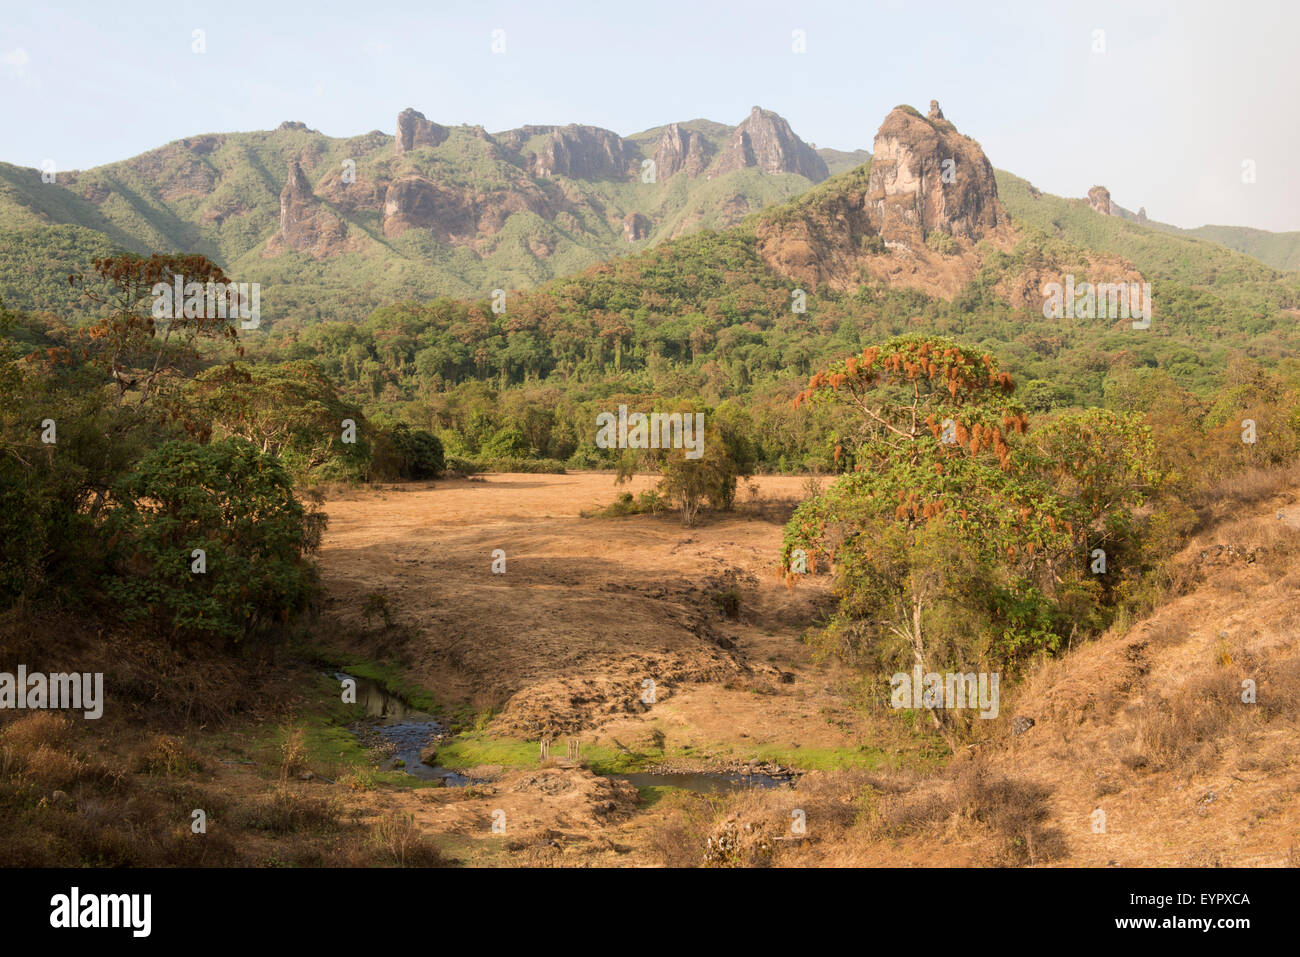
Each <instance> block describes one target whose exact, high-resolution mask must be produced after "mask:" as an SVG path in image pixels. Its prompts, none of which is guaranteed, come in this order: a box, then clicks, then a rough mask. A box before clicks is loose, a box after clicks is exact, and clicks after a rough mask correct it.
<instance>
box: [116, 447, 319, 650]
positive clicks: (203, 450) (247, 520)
mask: <svg viewBox="0 0 1300 957" xmlns="http://www.w3.org/2000/svg"><path fill="white" fill-rule="evenodd" d="M116 500H117V503H118V504H117V506H116V507H115V508H114V509H113V510H112V511H111V512H110V514H109V516H108V523H107V524H108V529H109V531H110V533H111V538H110V539H109V543H110V547H111V548H112V549H113V557H114V560H115V561H114V565H115V569H116V572H117V577H116V578H115V579H114V580H113V581H111V582H110V583H109V585H108V592H109V594H110V595H111V596H112V597H113V598H115V599H116V600H117V601H118V602H119V603H120V605H121V609H122V616H123V618H125V619H126V620H128V621H133V620H141V619H150V620H152V621H154V622H155V623H156V624H157V626H158V627H159V628H160V629H162V630H163V631H169V632H170V633H172V634H173V635H175V636H176V637H178V638H182V639H185V638H203V637H208V638H221V639H226V640H230V641H238V640H240V639H243V638H246V637H249V636H253V635H260V634H274V633H276V632H278V631H280V630H281V629H282V628H283V627H284V626H285V625H286V624H288V623H289V622H290V621H291V620H292V619H293V618H294V616H296V615H297V614H299V613H300V612H302V611H303V610H304V609H305V608H306V607H307V603H308V601H309V599H310V597H311V595H312V594H313V592H314V589H315V583H316V574H315V569H314V567H313V566H312V564H311V563H310V562H309V561H308V560H307V556H308V555H309V554H310V552H312V551H313V550H314V549H315V548H316V547H317V545H318V544H319V542H320V534H321V531H322V529H323V526H324V516H322V515H320V514H319V513H312V514H305V513H304V510H303V507H302V505H301V504H299V503H298V501H296V500H295V499H294V496H293V491H292V483H291V481H290V479H289V476H288V474H287V473H286V472H285V471H284V469H283V468H281V466H280V464H279V462H278V461H277V460H276V459H275V458H274V457H273V456H270V455H267V454H265V453H263V452H262V451H260V450H259V449H258V448H257V447H256V446H254V445H252V444H251V443H249V442H246V441H243V440H241V439H226V440H223V441H219V442H213V443H212V444H210V445H195V444H193V443H190V442H176V441H172V442H166V443H163V444H162V445H160V446H158V447H157V448H155V449H153V450H152V451H151V452H149V453H148V454H147V455H146V456H145V458H144V459H143V461H141V463H140V464H139V466H138V467H137V468H136V470H135V471H134V472H132V473H131V474H129V475H127V476H125V477H124V478H123V479H122V481H121V482H120V483H119V484H118V487H117V494H116ZM196 552H197V553H196Z"/></svg>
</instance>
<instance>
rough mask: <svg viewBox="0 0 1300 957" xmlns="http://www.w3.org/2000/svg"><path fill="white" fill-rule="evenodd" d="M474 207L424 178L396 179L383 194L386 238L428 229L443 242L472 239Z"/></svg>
mask: <svg viewBox="0 0 1300 957" xmlns="http://www.w3.org/2000/svg"><path fill="white" fill-rule="evenodd" d="M475 219H476V217H475V215H474V210H473V206H472V204H471V203H470V202H468V201H467V199H466V197H464V196H463V195H462V194H460V193H458V192H456V191H455V190H452V189H448V188H447V187H444V186H440V185H438V184H437V183H433V182H431V181H430V180H427V179H425V178H424V177H423V176H403V177H401V178H399V179H395V180H393V182H392V183H390V184H389V186H388V190H387V192H386V193H385V194H384V235H385V236H389V237H392V236H400V235H401V234H402V233H404V232H406V231H407V230H408V229H427V230H429V231H431V232H432V233H433V234H434V235H435V236H437V237H438V238H440V239H450V238H451V237H454V236H473V235H474V232H475V228H476V223H475Z"/></svg>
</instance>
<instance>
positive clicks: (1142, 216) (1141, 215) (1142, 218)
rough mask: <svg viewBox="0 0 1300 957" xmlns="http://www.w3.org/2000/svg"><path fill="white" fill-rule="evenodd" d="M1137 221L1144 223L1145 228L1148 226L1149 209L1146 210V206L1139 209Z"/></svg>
mask: <svg viewBox="0 0 1300 957" xmlns="http://www.w3.org/2000/svg"><path fill="white" fill-rule="evenodd" d="M1137 221H1138V222H1139V223H1142V224H1143V225H1144V226H1145V225H1146V223H1147V208H1146V207H1145V206H1139V207H1138V220H1137Z"/></svg>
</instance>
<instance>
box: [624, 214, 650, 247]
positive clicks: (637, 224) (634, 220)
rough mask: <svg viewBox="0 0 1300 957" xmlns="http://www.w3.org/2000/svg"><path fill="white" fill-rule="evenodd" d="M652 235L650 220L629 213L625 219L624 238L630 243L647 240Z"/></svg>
mask: <svg viewBox="0 0 1300 957" xmlns="http://www.w3.org/2000/svg"><path fill="white" fill-rule="evenodd" d="M649 235H650V220H648V219H646V218H645V217H644V216H643V215H641V214H640V213H628V214H627V215H626V216H624V217H623V238H624V239H625V240H627V241H628V242H629V243H634V242H636V241H637V240H640V239H645V238H646V237H647V236H649Z"/></svg>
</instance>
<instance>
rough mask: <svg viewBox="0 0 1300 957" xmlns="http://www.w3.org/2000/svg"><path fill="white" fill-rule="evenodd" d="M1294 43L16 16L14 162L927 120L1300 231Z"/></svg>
mask: <svg viewBox="0 0 1300 957" xmlns="http://www.w3.org/2000/svg"><path fill="white" fill-rule="evenodd" d="M991 7H996V9H989V8H991ZM194 30H203V31H205V41H206V52H205V53H202V54H197V53H194V52H193V51H192V45H193V43H194V41H193V39H192V37H193V31H194ZM497 30H500V31H504V45H505V51H504V52H503V53H494V52H493V49H492V47H493V31H497ZM796 30H802V31H804V36H805V37H806V52H805V53H801V54H800V53H795V52H794V51H793V46H794V42H793V32H794V31H796ZM1095 31H1104V35H1101V34H1097V33H1096V32H1095ZM1298 39H1300V0H1232V2H1222V0H1220V2H1210V0H1204V2H1201V0H1193V2H1174V0H1166V2H1154V0H1125V2H1115V3H1112V2H1105V0H1101V2H1099V0H1090V2H1086V3H1084V2H1078V3H1075V2H1057V3H1052V2H1048V0H1036V2H1024V3H995V4H986V3H976V2H970V0H966V2H957V3H947V2H943V0H925V2H922V0H906V2H904V0H897V2H891V0H885V2H878V0H864V2H849V0H841V2H785V3H771V2H767V0H745V2H725V3H724V2H716V0H693V2H678V0H649V2H644V3H638V2H627V0H622V2H615V0H601V2H590V3H580V2H574V0H542V2H538V0H531V2H524V3H506V2H493V0H473V2H462V3H444V2H439V0H426V2H423V3H420V2H411V3H385V2H380V0H374V2H356V0H351V2H329V0H323V2H311V3H303V4H292V5H290V4H287V3H282V2H278V0H261V2H244V0H223V2H220V3H203V2H190V3H186V2H171V3H165V4H164V3H142V2H131V0H112V2H104V0H92V2H86V3H59V2H54V3H51V4H42V3H21V4H19V3H18V2H17V0H8V2H7V3H6V5H5V9H4V10H3V11H0V104H2V105H0V117H3V122H2V123H0V160H4V161H8V162H11V163H18V164H21V165H24V166H40V165H41V163H42V162H43V161H45V160H46V159H53V160H54V161H55V163H56V165H57V168H58V169H84V168H87V167H90V166H96V165H99V164H101V163H106V162H111V161H113V160H118V159H124V158H126V157H128V156H132V155H135V154H137V153H140V152H143V151H145V150H147V149H150V148H152V147H155V146H160V145H162V144H163V143H166V142H168V141H171V140H174V139H178V138H180V137H184V136H191V135H194V134H197V133H207V132H225V131H232V130H253V129H271V128H274V127H276V126H278V125H279V124H280V122H281V121H282V120H286V119H291V120H302V121H303V122H305V123H307V125H308V126H311V127H313V128H315V129H319V130H321V131H322V132H324V133H327V134H330V135H332V136H351V135H355V134H357V133H362V132H365V131H367V130H372V129H382V130H386V131H389V132H391V131H392V129H393V126H394V122H395V118H396V115H397V113H398V112H399V111H400V110H402V109H403V108H404V107H407V106H414V107H415V108H416V109H418V110H420V111H422V112H423V113H424V114H425V115H426V116H428V117H429V118H430V119H433V120H436V121H438V122H441V123H444V124H456V123H472V124H482V125H483V126H485V127H487V129H488V130H491V131H496V130H503V129H508V128H510V127H514V126H519V125H522V124H524V123H558V124H562V123H587V124H592V125H595V126H604V127H608V128H610V129H613V130H615V131H617V132H619V133H624V134H626V133H634V132H637V131H639V130H643V129H646V128H648V127H651V126H657V125H660V124H662V123H666V122H671V121H673V120H685V119H692V118H695V117H706V118H708V119H713V120H717V121H719V122H724V123H728V124H734V123H738V122H740V120H742V119H743V118H744V117H745V115H746V114H747V113H748V112H749V109H750V107H751V106H753V105H756V104H757V105H761V106H763V107H765V108H767V109H772V110H776V111H777V112H778V113H780V114H782V115H783V116H785V117H786V118H787V119H788V120H789V121H790V124H791V125H792V126H793V127H794V129H795V132H797V133H798V134H799V135H800V136H802V137H803V138H804V139H805V140H808V141H810V142H813V143H816V144H817V145H818V146H833V147H836V148H839V149H854V148H866V149H870V148H871V141H872V138H873V137H874V135H875V131H876V128H877V127H878V126H879V125H880V121H881V120H882V119H883V118H884V116H885V114H886V113H887V112H888V111H889V110H890V108H891V107H893V106H895V105H897V104H899V103H911V104H912V105H914V106H916V107H918V108H920V109H921V110H922V111H924V110H925V109H926V107H927V105H928V104H929V101H930V100H931V99H937V100H939V102H940V104H941V105H942V107H943V110H944V113H945V114H946V115H947V117H948V119H950V120H952V121H953V122H954V123H956V125H957V127H958V129H960V130H961V131H962V132H964V133H967V134H969V135H970V136H972V137H974V138H975V139H976V140H978V141H979V142H980V144H981V145H982V146H983V147H984V149H985V151H986V152H987V153H988V156H989V159H990V160H992V162H993V164H994V165H995V166H997V167H999V168H1002V169H1007V170H1010V171H1012V172H1014V173H1017V174H1018V175H1020V176H1024V177H1026V178H1028V179H1029V180H1031V181H1032V182H1033V183H1034V184H1035V185H1037V186H1038V187H1039V188H1041V189H1044V190H1047V191H1048V192H1052V193H1057V194H1061V195H1065V196H1083V195H1084V194H1085V193H1086V192H1087V190H1088V187H1090V186H1092V185H1094V184H1098V183H1100V184H1103V185H1105V186H1107V187H1109V188H1110V191H1111V195H1112V198H1113V199H1114V201H1115V202H1117V203H1119V204H1120V205H1121V206H1124V207H1127V208H1129V209H1133V210H1136V209H1137V208H1138V207H1139V206H1145V207H1146V210H1147V214H1148V215H1149V216H1151V217H1152V218H1153V219H1159V220H1163V221H1165V222H1170V223H1174V224H1176V225H1179V226H1199V225H1201V224H1203V223H1226V224H1232V225H1242V226H1257V227H1260V228H1264V229H1274V230H1295V229H1300V185H1298V183H1300V111H1298V110H1297V94H1298V93H1300V55H1298V54H1297V40H1298ZM1099 40H1100V46H1101V47H1102V50H1101V51H1100V52H1099V51H1098V50H1095V49H1094V47H1095V46H1098V45H1099ZM1246 160H1253V161H1254V169H1255V177H1256V181H1255V182H1254V183H1243V181H1242V179H1243V175H1242V164H1243V162H1244V161H1246Z"/></svg>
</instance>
